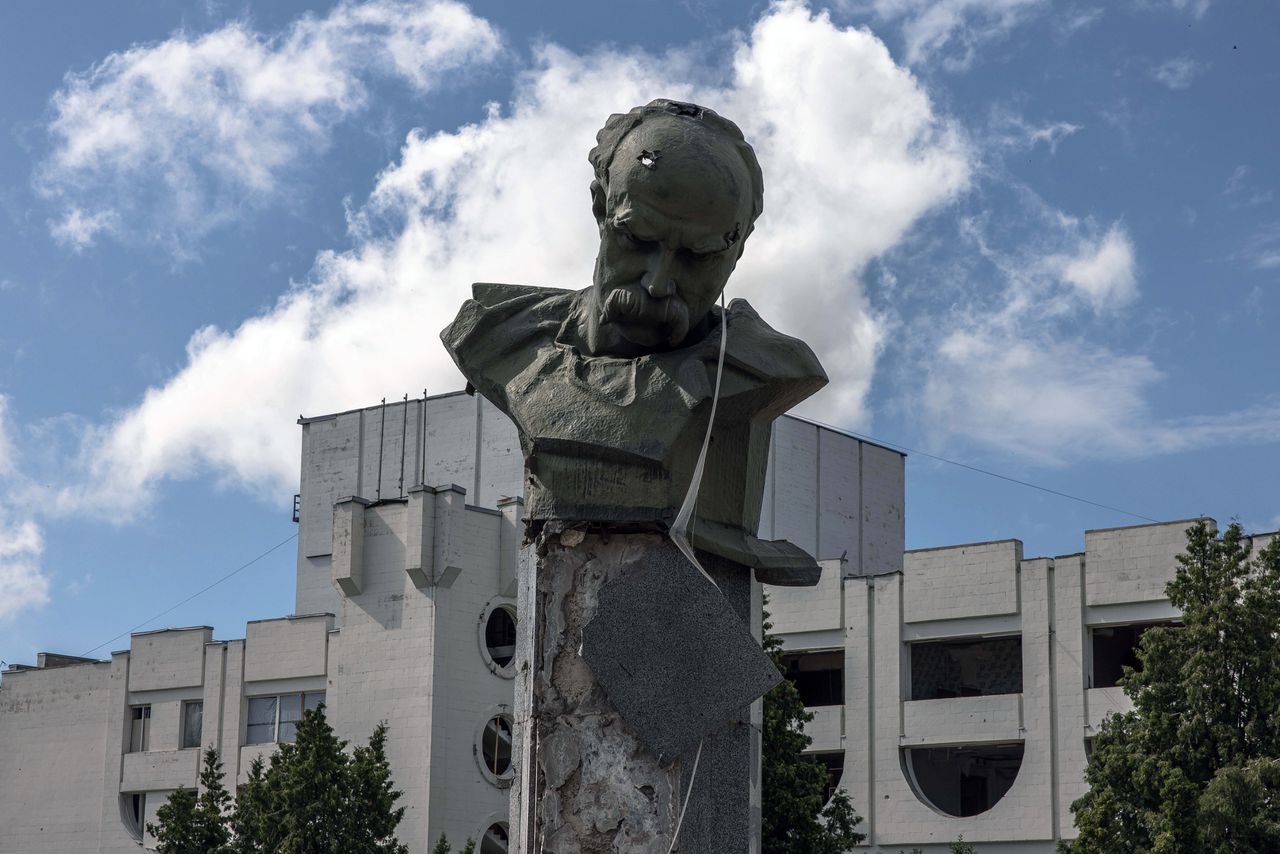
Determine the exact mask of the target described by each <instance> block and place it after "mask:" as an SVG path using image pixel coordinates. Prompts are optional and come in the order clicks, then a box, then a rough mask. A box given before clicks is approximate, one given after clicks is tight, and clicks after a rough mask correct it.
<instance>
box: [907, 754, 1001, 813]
mask: <svg viewBox="0 0 1280 854" xmlns="http://www.w3.org/2000/svg"><path fill="white" fill-rule="evenodd" d="M1022 752H1023V745H1022V744H1021V743H1018V744H978V745H966V746H963V747H927V748H915V749H907V750H904V751H903V753H904V754H905V756H904V759H905V764H906V765H907V767H908V770H909V775H908V776H909V778H910V779H911V780H912V781H913V783H914V784H915V789H916V794H917V795H919V796H920V797H921V798H922V799H923V800H925V801H926V802H927V803H928V804H930V805H931V806H933V808H934V809H936V810H938V811H939V812H942V813H945V814H947V815H951V816H959V817H966V816H971V815H979V814H980V813H984V812H986V811H987V810H989V809H991V808H992V807H994V806H995V805H996V804H997V803H999V802H1000V799H1001V798H1003V797H1004V796H1005V793H1006V792H1008V791H1009V789H1010V788H1011V787H1012V786H1013V781H1014V780H1015V779H1017V776H1018V769H1019V768H1020V767H1021V766H1022Z"/></svg>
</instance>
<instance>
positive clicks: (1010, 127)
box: [991, 109, 1084, 154]
mask: <svg viewBox="0 0 1280 854" xmlns="http://www.w3.org/2000/svg"><path fill="white" fill-rule="evenodd" d="M991 126H992V130H991V142H992V143H994V144H995V145H997V146H1000V147H1002V148H1014V149H1028V148H1035V147H1036V146H1037V145H1041V144H1043V145H1044V146H1045V147H1047V148H1048V149H1049V153H1050V154H1057V153H1058V143H1060V142H1062V140H1064V139H1066V138H1067V137H1069V136H1072V135H1074V134H1077V133H1079V132H1080V131H1081V130H1083V129H1084V126H1083V125H1078V124H1075V123H1073V122H1064V121H1057V122H1045V123H1043V124H1033V123H1031V122H1029V121H1027V120H1026V119H1025V118H1023V117H1022V116H1020V115H1018V114H1017V113H1014V112H1012V111H1010V110H1007V109H996V110H993V111H992V117H991Z"/></svg>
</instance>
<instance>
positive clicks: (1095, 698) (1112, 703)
mask: <svg viewBox="0 0 1280 854" xmlns="http://www.w3.org/2000/svg"><path fill="white" fill-rule="evenodd" d="M1084 697H1085V706H1086V708H1088V710H1089V727H1090V728H1091V729H1092V730H1093V731H1094V732H1097V731H1098V727H1100V726H1102V719H1103V718H1105V717H1106V716H1107V715H1109V714H1111V713H1112V712H1127V711H1129V710H1130V709H1132V708H1133V701H1132V700H1130V699H1129V696H1128V695H1127V694H1125V692H1124V689H1123V688H1120V687H1118V686H1117V687H1113V688H1090V689H1089V690H1087V691H1085V694H1084Z"/></svg>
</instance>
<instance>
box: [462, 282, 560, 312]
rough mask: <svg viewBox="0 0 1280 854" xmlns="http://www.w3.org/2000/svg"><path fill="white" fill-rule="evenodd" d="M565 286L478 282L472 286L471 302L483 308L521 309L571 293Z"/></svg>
mask: <svg viewBox="0 0 1280 854" xmlns="http://www.w3.org/2000/svg"><path fill="white" fill-rule="evenodd" d="M570 293H572V292H571V291H566V290H564V289H563V288H541V287H537V286H536V285H504V284H500V283H497V282H476V283H475V284H474V285H472V286H471V300H470V301H471V302H475V303H476V304H478V305H479V306H480V307H482V308H489V309H496V308H499V307H500V306H510V307H511V308H512V309H514V310H516V311H519V310H521V309H523V308H526V307H528V306H530V305H533V304H535V303H538V302H541V301H542V300H544V299H548V298H551V297H555V296H561V295H565V294H570Z"/></svg>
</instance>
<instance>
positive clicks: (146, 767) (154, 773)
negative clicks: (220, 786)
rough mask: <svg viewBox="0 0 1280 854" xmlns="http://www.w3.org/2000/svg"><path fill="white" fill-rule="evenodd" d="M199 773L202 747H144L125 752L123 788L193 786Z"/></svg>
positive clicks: (128, 789)
mask: <svg viewBox="0 0 1280 854" xmlns="http://www.w3.org/2000/svg"><path fill="white" fill-rule="evenodd" d="M199 773H200V749H199V748H196V747H193V748H190V749H189V750H144V751H141V752H138V753H126V754H125V755H124V763H123V767H122V769H121V773H120V791H122V792H156V791H164V790H167V789H176V788H178V787H179V786H186V787H187V788H188V789H194V788H195V786H196V777H197V775H198V774H199Z"/></svg>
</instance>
